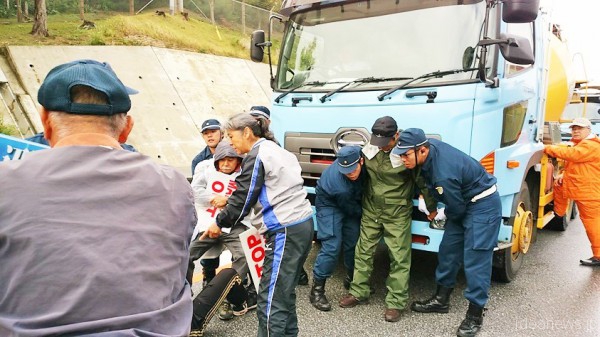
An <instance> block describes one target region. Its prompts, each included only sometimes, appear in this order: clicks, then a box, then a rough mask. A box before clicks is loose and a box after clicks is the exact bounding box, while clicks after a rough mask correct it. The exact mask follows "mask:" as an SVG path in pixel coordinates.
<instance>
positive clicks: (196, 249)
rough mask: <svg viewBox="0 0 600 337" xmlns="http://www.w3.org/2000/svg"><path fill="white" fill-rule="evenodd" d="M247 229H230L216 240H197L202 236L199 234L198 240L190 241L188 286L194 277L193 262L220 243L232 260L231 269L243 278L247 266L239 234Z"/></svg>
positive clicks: (239, 226) (240, 226)
mask: <svg viewBox="0 0 600 337" xmlns="http://www.w3.org/2000/svg"><path fill="white" fill-rule="evenodd" d="M247 229H248V228H247V227H246V226H243V225H237V226H234V227H233V228H232V229H231V232H229V233H223V234H222V235H221V236H220V237H218V238H216V239H211V238H208V237H207V238H205V239H203V240H199V238H200V236H201V234H202V233H200V234H199V235H198V238H197V239H196V240H194V241H192V244H191V245H190V260H189V263H188V270H187V274H186V279H187V280H188V282H189V284H190V285H191V284H192V278H193V276H194V269H195V266H194V261H196V260H197V259H199V258H200V257H202V255H204V253H206V252H207V251H208V250H209V249H210V248H212V247H213V246H215V245H216V244H219V243H222V244H223V245H224V246H225V247H226V248H227V249H229V251H230V252H231V256H232V258H233V268H235V270H236V271H237V272H238V274H240V275H243V276H244V277H245V275H246V274H247V273H248V264H247V263H246V257H245V255H244V251H243V249H242V243H241V241H240V234H241V233H243V232H244V231H245V230H247Z"/></svg>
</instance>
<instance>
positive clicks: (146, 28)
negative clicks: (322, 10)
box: [0, 11, 250, 59]
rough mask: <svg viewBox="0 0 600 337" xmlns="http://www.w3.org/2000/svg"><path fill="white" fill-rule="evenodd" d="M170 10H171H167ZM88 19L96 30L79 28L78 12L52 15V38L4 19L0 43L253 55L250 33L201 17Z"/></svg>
mask: <svg viewBox="0 0 600 337" xmlns="http://www.w3.org/2000/svg"><path fill="white" fill-rule="evenodd" d="M167 13H168V11H167ZM86 19H87V20H89V21H93V22H94V23H95V26H96V28H95V29H82V28H79V26H80V25H81V20H79V16H78V15H77V14H56V15H49V16H48V30H49V32H50V35H51V36H50V37H48V38H36V37H33V36H32V35H31V34H29V32H30V31H31V26H32V24H31V23H16V22H14V21H13V20H9V19H1V20H0V46H9V45H126V46H158V47H166V48H172V49H181V50H188V51H194V52H199V53H207V54H214V55H222V56H230V57H237V58H245V59H248V58H249V51H248V49H249V45H250V33H249V32H248V33H247V34H245V35H244V34H242V32H240V31H237V30H232V29H229V28H226V27H223V26H213V25H212V24H210V23H208V22H205V21H202V20H200V18H199V17H198V16H194V15H190V18H189V21H186V20H184V18H183V16H181V15H174V16H170V15H168V14H167V15H166V17H162V16H158V15H156V14H154V13H153V12H152V13H142V14H138V15H134V16H129V15H124V14H104V13H90V14H87V15H86Z"/></svg>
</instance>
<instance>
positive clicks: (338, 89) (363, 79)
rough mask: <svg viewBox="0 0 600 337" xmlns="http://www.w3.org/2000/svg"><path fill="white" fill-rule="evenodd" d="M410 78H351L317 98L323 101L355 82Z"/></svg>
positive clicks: (405, 78)
mask: <svg viewBox="0 0 600 337" xmlns="http://www.w3.org/2000/svg"><path fill="white" fill-rule="evenodd" d="M411 78H412V77H363V78H358V79H355V80H352V81H350V82H347V83H346V84H344V85H342V86H341V87H339V88H337V89H334V90H331V91H330V92H328V93H326V94H325V95H323V96H321V98H320V99H319V100H320V101H321V103H325V100H326V99H327V98H329V97H331V96H333V95H335V94H336V93H338V92H340V91H342V90H343V89H345V88H346V87H347V86H349V85H352V84H356V83H377V82H385V81H401V80H410V79H411Z"/></svg>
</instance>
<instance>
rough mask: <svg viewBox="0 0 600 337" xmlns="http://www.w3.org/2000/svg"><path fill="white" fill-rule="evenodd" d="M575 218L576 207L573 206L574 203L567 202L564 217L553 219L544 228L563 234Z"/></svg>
mask: <svg viewBox="0 0 600 337" xmlns="http://www.w3.org/2000/svg"><path fill="white" fill-rule="evenodd" d="M576 217H577V206H576V205H575V202H574V201H569V206H568V207H567V212H566V213H565V216H563V217H554V218H553V219H552V220H550V222H548V224H547V225H546V228H548V229H550V230H553V231H559V232H564V231H566V230H567V227H568V226H569V223H571V221H573V220H575V218H576Z"/></svg>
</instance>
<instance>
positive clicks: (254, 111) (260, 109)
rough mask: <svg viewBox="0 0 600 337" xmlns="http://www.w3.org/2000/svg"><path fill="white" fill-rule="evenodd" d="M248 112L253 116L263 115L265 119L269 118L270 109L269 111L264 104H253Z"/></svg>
mask: <svg viewBox="0 0 600 337" xmlns="http://www.w3.org/2000/svg"><path fill="white" fill-rule="evenodd" d="M250 114H251V115H252V116H255V117H259V116H260V117H264V118H266V119H270V118H271V111H269V108H267V107H266V106H262V105H255V106H253V107H251V108H250Z"/></svg>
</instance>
